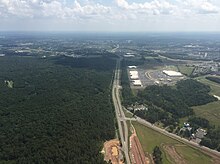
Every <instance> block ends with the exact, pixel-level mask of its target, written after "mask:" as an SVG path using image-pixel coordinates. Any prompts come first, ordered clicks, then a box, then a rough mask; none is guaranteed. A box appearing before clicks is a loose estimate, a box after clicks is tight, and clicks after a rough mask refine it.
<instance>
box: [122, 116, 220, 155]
mask: <svg viewBox="0 0 220 164" xmlns="http://www.w3.org/2000/svg"><path fill="white" fill-rule="evenodd" d="M126 120H131V121H134V118H126ZM135 121H137V122H138V123H140V124H142V125H144V126H147V127H148V128H150V129H152V130H155V131H157V132H159V133H161V134H164V135H165V136H167V137H170V138H172V139H175V140H177V141H180V142H182V143H184V144H186V145H188V146H190V147H192V148H195V149H199V150H200V151H202V152H204V153H206V154H208V155H210V156H213V157H217V158H219V159H220V152H218V151H216V150H213V149H210V148H208V147H205V146H201V145H199V144H198V143H195V142H193V141H189V140H187V139H185V138H182V137H180V136H178V135H176V134H173V133H169V132H168V131H166V130H165V129H161V128H159V127H157V126H154V125H153V124H151V123H150V122H148V121H146V120H144V119H141V118H140V117H136V118H135Z"/></svg>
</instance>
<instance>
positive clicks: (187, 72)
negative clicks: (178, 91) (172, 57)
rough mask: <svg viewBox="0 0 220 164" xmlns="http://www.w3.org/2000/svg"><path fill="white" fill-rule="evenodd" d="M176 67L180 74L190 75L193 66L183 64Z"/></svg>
mask: <svg viewBox="0 0 220 164" xmlns="http://www.w3.org/2000/svg"><path fill="white" fill-rule="evenodd" d="M178 69H179V71H180V72H181V73H182V74H184V75H186V76H190V75H191V74H192V71H193V69H194V67H187V66H185V65H178Z"/></svg>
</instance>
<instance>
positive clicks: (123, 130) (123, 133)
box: [112, 59, 220, 164]
mask: <svg viewBox="0 0 220 164" xmlns="http://www.w3.org/2000/svg"><path fill="white" fill-rule="evenodd" d="M120 63H121V59H119V60H117V64H116V69H115V75H114V81H113V85H112V99H113V103H114V107H115V113H116V118H117V123H118V130H119V136H120V141H121V144H122V151H123V152H124V157H125V160H126V163H127V164H130V163H131V162H130V158H129V148H128V147H129V146H128V137H129V136H128V127H127V123H126V121H128V120H131V121H137V122H138V123H140V124H142V125H144V126H147V127H149V128H151V129H153V130H155V131H157V132H159V133H161V134H163V135H166V136H168V137H170V138H172V139H175V140H177V141H180V142H182V143H185V144H186V145H188V146H190V147H193V148H195V149H199V150H201V151H202V152H204V153H206V154H208V155H210V156H212V157H214V158H218V159H220V152H218V151H215V150H212V149H209V148H207V147H204V146H200V145H199V144H197V143H195V142H192V141H189V140H187V139H184V138H181V137H180V136H178V135H175V134H173V133H169V132H167V131H166V130H164V129H161V128H158V127H156V126H154V125H152V124H151V123H150V122H147V121H146V120H143V119H141V118H139V117H136V118H127V117H126V116H125V114H124V111H123V109H122V105H121V99H120V92H119V91H120V89H121V86H120Z"/></svg>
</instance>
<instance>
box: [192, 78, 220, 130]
mask: <svg viewBox="0 0 220 164" xmlns="http://www.w3.org/2000/svg"><path fill="white" fill-rule="evenodd" d="M197 80H198V81H200V82H202V83H203V84H206V85H209V86H210V87H211V92H210V94H212V95H217V96H220V85H219V84H217V83H215V82H212V81H209V80H207V79H205V77H204V76H202V77H198V78H197ZM193 109H194V112H195V113H196V115H197V116H200V117H203V118H206V119H207V120H209V122H210V123H211V124H213V125H217V126H220V101H215V102H211V103H208V104H206V105H202V106H195V107H193Z"/></svg>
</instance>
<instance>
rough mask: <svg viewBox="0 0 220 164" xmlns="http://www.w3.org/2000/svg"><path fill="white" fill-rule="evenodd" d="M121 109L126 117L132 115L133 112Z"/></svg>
mask: <svg viewBox="0 0 220 164" xmlns="http://www.w3.org/2000/svg"><path fill="white" fill-rule="evenodd" d="M123 111H124V114H125V117H128V118H132V117H133V114H131V113H130V112H128V111H127V110H126V109H124V108H123Z"/></svg>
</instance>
